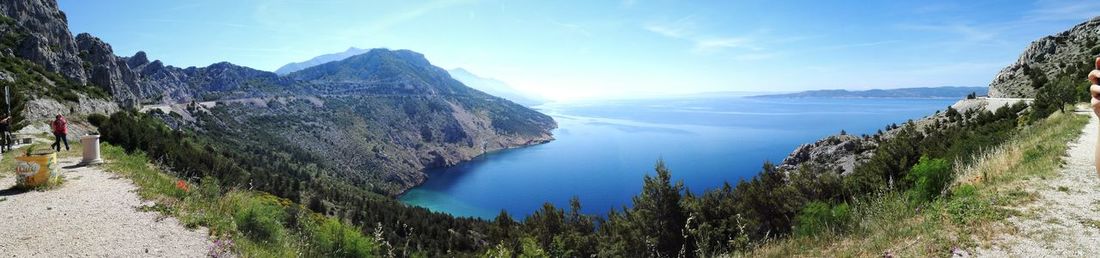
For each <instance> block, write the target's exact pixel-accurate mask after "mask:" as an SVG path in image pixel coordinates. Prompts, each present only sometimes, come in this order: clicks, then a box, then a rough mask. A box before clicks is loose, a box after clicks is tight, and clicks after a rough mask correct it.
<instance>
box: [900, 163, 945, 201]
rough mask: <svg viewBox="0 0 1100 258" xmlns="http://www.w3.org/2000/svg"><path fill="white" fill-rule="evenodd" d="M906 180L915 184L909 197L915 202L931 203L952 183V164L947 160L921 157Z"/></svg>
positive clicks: (910, 190)
mask: <svg viewBox="0 0 1100 258" xmlns="http://www.w3.org/2000/svg"><path fill="white" fill-rule="evenodd" d="M905 178H906V180H907V181H909V182H912V183H913V188H912V189H909V196H910V198H912V200H913V201H916V202H927V201H931V200H932V199H934V198H936V197H938V196H939V195H940V192H941V191H943V188H944V187H945V186H947V183H948V182H950V181H951V163H949V162H947V160H945V159H932V158H928V157H926V156H921V158H920V161H917V164H916V165H913V168H912V169H910V170H909V174H908V175H906V176H905Z"/></svg>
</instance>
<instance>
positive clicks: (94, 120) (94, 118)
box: [88, 113, 107, 128]
mask: <svg viewBox="0 0 1100 258" xmlns="http://www.w3.org/2000/svg"><path fill="white" fill-rule="evenodd" d="M104 122H107V116H106V115H103V114H99V113H95V114H91V115H88V123H89V124H92V126H95V127H96V128H99V127H100V126H102V125H103V123H104Z"/></svg>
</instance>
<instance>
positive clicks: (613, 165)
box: [401, 97, 957, 219]
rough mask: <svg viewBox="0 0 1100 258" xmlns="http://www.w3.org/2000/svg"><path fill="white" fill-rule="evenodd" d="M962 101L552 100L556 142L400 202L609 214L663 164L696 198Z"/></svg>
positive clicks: (453, 208) (460, 168)
mask: <svg viewBox="0 0 1100 258" xmlns="http://www.w3.org/2000/svg"><path fill="white" fill-rule="evenodd" d="M955 101H957V100H955V99H824V98H819V99H751V98H740V97H714V98H680V99H650V100H617V101H600V102H577V103H552V104H547V105H543V106H540V107H538V109H539V110H540V111H542V112H543V113H546V114H549V115H551V116H553V117H554V119H555V120H557V122H558V126H559V128H558V129H556V130H555V131H554V137H555V138H556V140H554V141H552V142H550V143H546V144H542V145H537V146H531V147H526V148H519V149H511V150H505V151H500V152H495V153H490V154H486V155H483V156H481V157H478V158H477V159H474V160H473V161H469V162H464V163H461V164H458V165H456V166H453V167H448V168H440V169H435V170H432V171H429V172H428V174H429V177H430V178H429V179H428V181H427V182H425V183H424V184H423V185H421V186H419V187H416V188H413V189H411V190H409V191H408V192H407V193H406V194H405V195H403V196H401V201H403V202H406V203H409V204H413V205H419V206H423V207H426V208H429V209H431V210H435V211H442V212H447V213H451V214H454V215H458V216H475V217H482V218H486V219H492V218H494V217H495V216H496V215H497V214H498V213H499V212H500V210H501V209H504V210H507V211H508V212H509V213H510V214H511V215H512V216H513V217H518V218H522V217H523V216H526V215H528V214H530V213H532V212H534V211H535V210H537V209H539V208H541V206H542V204H543V203H544V202H551V203H554V205H556V206H557V207H559V208H567V207H568V204H569V199H570V198H572V197H573V196H578V197H580V200H581V204H582V206H583V208H582V210H583V211H584V212H585V213H588V214H600V215H602V214H605V213H606V212H607V211H608V210H610V209H611V208H620V207H622V206H623V205H630V202H631V197H632V196H634V195H636V194H637V193H638V192H639V191H640V190H641V185H642V179H643V176H644V175H647V174H649V175H652V174H653V165H654V164H655V162H656V161H657V160H658V159H664V161H665V163H666V165H667V166H668V167H669V168H670V169H671V171H672V176H673V180H683V182H684V185H685V186H686V187H688V189H690V190H691V191H693V192H695V193H701V192H703V191H705V190H706V189H711V188H715V187H720V186H721V185H722V184H723V182H726V181H729V182H730V183H731V184H735V183H736V182H737V181H738V180H739V179H742V178H746V179H747V178H749V177H751V176H753V175H755V174H757V173H758V172H759V171H760V169H761V167H762V165H763V163H764V161H772V162H775V163H778V162H780V161H782V160H783V158H784V157H786V156H787V154H788V153H790V152H791V151H792V150H794V148H795V147H797V146H798V145H799V144H803V143H809V142H812V141H815V140H817V139H819V138H821V137H824V136H827V135H831V134H836V133H838V132H840V130H842V129H843V130H845V131H847V132H848V133H849V134H854V135H859V134H873V133H875V131H876V130H878V129H881V128H883V127H885V126H886V125H888V124H890V123H899V124H900V123H904V122H905V121H906V120H909V119H917V118H920V117H923V116H926V115H930V114H932V113H934V112H935V111H936V110H940V109H943V108H945V107H946V106H948V105H950V104H952V103H954V102H955Z"/></svg>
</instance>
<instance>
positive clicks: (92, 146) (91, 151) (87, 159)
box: [80, 134, 103, 165]
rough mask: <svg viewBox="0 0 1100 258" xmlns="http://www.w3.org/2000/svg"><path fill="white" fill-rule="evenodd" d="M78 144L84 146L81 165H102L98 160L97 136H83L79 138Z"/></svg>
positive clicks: (100, 160) (101, 161)
mask: <svg viewBox="0 0 1100 258" xmlns="http://www.w3.org/2000/svg"><path fill="white" fill-rule="evenodd" d="M80 144H81V145H84V159H83V160H81V161H80V164H81V165H93V164H100V163H103V159H101V158H99V135H95V134H93V135H85V136H83V137H80Z"/></svg>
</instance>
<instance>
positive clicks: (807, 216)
mask: <svg viewBox="0 0 1100 258" xmlns="http://www.w3.org/2000/svg"><path fill="white" fill-rule="evenodd" d="M851 216H852V209H851V208H850V207H848V204H847V203H840V204H837V205H835V206H830V205H829V204H828V203H825V202H821V201H813V202H810V203H808V204H806V206H805V207H803V208H802V211H801V212H799V213H798V216H796V217H795V221H796V223H797V224H796V225H797V226H795V234H798V235H801V236H813V235H818V234H821V233H825V232H827V231H832V232H838V231H842V230H844V228H845V227H846V226H847V224H848V223H847V222H848V221H849V220H850V219H851Z"/></svg>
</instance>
